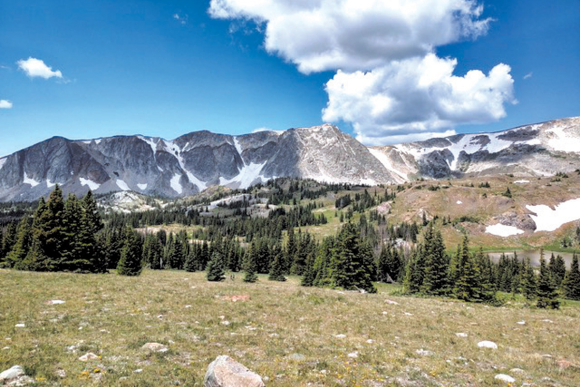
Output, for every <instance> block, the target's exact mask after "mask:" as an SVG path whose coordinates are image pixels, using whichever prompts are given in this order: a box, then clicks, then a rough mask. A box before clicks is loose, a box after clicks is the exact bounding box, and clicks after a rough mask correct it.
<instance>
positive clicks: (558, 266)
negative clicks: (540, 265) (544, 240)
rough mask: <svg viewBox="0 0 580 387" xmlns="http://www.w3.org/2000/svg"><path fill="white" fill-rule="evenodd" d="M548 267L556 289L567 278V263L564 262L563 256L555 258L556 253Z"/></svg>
mask: <svg viewBox="0 0 580 387" xmlns="http://www.w3.org/2000/svg"><path fill="white" fill-rule="evenodd" d="M548 267H549V269H550V272H551V273H552V279H553V280H554V283H555V284H556V287H560V285H561V284H562V281H564V277H565V276H566V263H565V262H564V258H562V256H561V255H558V256H557V257H554V253H552V256H551V257H550V263H549V265H548Z"/></svg>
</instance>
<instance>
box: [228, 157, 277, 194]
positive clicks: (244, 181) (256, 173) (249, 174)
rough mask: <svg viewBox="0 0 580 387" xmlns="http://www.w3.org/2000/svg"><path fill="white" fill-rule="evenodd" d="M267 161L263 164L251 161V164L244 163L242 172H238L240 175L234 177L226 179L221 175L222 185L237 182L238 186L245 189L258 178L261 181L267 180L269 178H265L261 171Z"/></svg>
mask: <svg viewBox="0 0 580 387" xmlns="http://www.w3.org/2000/svg"><path fill="white" fill-rule="evenodd" d="M266 163H267V162H266V161H265V162H263V163H262V164H256V163H250V164H249V165H244V166H243V167H242V169H241V170H240V172H239V173H238V175H237V176H235V177H234V178H232V179H229V180H228V179H224V178H223V177H220V185H225V186H228V185H232V184H236V183H237V184H238V187H237V188H242V189H244V188H248V187H249V186H251V185H252V184H253V183H255V182H256V181H258V180H259V181H261V182H265V181H267V180H269V179H266V178H264V176H262V174H261V172H262V168H264V166H265V165H266Z"/></svg>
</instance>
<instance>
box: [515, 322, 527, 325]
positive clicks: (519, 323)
mask: <svg viewBox="0 0 580 387" xmlns="http://www.w3.org/2000/svg"><path fill="white" fill-rule="evenodd" d="M516 324H518V325H526V322H525V321H518V322H517V323H516Z"/></svg>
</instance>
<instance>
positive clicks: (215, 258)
mask: <svg viewBox="0 0 580 387" xmlns="http://www.w3.org/2000/svg"><path fill="white" fill-rule="evenodd" d="M225 274H226V272H225V262H224V256H223V255H222V254H220V253H219V252H217V251H214V252H213V253H212V255H211V259H210V261H209V263H208V265H207V274H206V278H207V280H208V281H211V282H220V281H223V280H225V279H226V276H225Z"/></svg>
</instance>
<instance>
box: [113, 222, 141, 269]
mask: <svg viewBox="0 0 580 387" xmlns="http://www.w3.org/2000/svg"><path fill="white" fill-rule="evenodd" d="M142 269H143V265H142V263H141V241H140V240H139V236H138V235H136V233H135V231H133V229H132V228H131V227H127V229H126V230H125V243H124V245H123V248H122V249H121V259H119V264H118V265H117V273H118V274H120V275H126V276H137V275H139V274H141V271H142Z"/></svg>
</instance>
